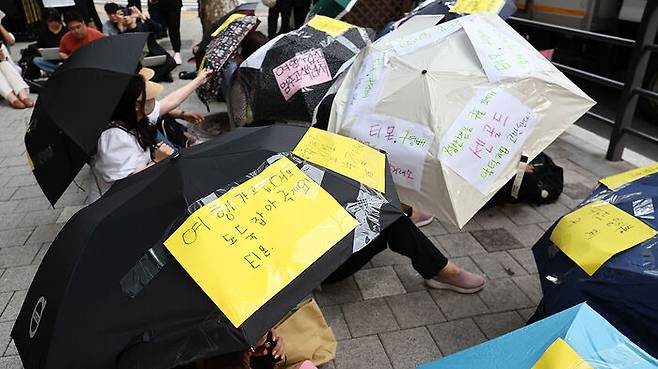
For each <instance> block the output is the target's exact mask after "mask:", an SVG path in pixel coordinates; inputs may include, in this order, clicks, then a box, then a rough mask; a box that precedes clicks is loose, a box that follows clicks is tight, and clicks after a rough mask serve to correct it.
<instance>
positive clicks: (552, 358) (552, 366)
mask: <svg viewBox="0 0 658 369" xmlns="http://www.w3.org/2000/svg"><path fill="white" fill-rule="evenodd" d="M532 369H593V368H592V366H591V365H590V364H589V363H588V362H587V361H585V360H584V359H583V358H582V357H580V355H578V353H577V352H576V350H574V349H573V348H572V347H571V346H570V345H569V344H568V343H567V342H566V341H564V340H563V339H562V338H559V337H558V339H556V340H555V341H554V342H553V343H552V344H551V345H550V346H549V347H548V348H547V349H546V351H544V354H543V355H542V356H541V358H539V360H538V361H537V363H535V365H533V366H532Z"/></svg>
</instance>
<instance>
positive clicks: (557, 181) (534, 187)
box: [487, 153, 564, 207]
mask: <svg viewBox="0 0 658 369" xmlns="http://www.w3.org/2000/svg"><path fill="white" fill-rule="evenodd" d="M529 164H531V165H532V166H534V167H535V170H534V172H533V173H525V174H524V176H523V181H522V182H521V187H520V189H519V194H518V198H516V199H515V198H514V197H512V185H513V184H514V178H512V179H511V180H510V181H509V182H507V183H506V184H505V186H503V188H501V189H500V190H499V191H498V193H496V194H495V195H494V197H493V198H492V199H491V200H489V202H488V203H487V207H489V206H494V205H499V204H504V203H527V204H536V205H541V204H550V203H553V202H555V201H557V199H558V197H560V194H561V193H562V190H563V188H564V175H563V171H562V167H559V166H557V165H556V164H555V163H554V162H553V159H551V158H550V157H549V156H548V155H546V154H544V153H540V154H539V155H537V157H536V158H534V159H533V160H532V161H531V162H530V163H529Z"/></svg>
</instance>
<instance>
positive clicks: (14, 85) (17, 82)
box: [0, 61, 34, 108]
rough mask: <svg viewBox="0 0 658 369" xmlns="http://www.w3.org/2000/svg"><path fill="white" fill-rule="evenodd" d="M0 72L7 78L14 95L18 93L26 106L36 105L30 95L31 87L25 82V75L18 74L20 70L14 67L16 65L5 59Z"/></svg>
mask: <svg viewBox="0 0 658 369" xmlns="http://www.w3.org/2000/svg"><path fill="white" fill-rule="evenodd" d="M0 72H1V73H2V75H3V76H4V77H5V78H6V80H7V82H8V83H9V86H10V87H11V90H12V92H13V93H14V95H16V96H17V97H18V99H19V100H21V102H22V103H23V104H24V105H25V106H26V107H28V108H29V107H32V106H34V102H33V101H32V99H30V96H29V95H28V93H29V91H30V87H29V86H28V85H27V83H25V81H24V80H23V77H21V75H20V74H18V71H16V69H14V66H13V65H12V64H11V63H10V62H8V61H3V62H1V63H0Z"/></svg>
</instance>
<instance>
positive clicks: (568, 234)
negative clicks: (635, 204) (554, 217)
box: [551, 201, 656, 276]
mask: <svg viewBox="0 0 658 369" xmlns="http://www.w3.org/2000/svg"><path fill="white" fill-rule="evenodd" d="M655 235H656V231H655V230H654V229H653V228H651V227H649V226H648V225H646V224H645V223H644V222H642V221H641V220H639V219H637V218H635V217H634V216H632V215H629V214H628V213H626V212H625V211H623V210H621V209H619V208H617V207H616V206H614V205H610V204H608V203H607V202H604V201H595V202H592V203H590V204H587V205H585V206H583V207H582V208H579V209H577V210H575V211H574V212H572V213H571V214H567V215H566V216H564V217H563V218H562V219H560V222H559V223H558V224H557V226H556V227H555V229H554V230H553V233H552V234H551V241H553V243H555V244H556V245H557V247H559V248H560V250H562V252H564V253H565V254H566V255H567V256H568V257H569V258H571V260H573V261H574V262H575V263H576V264H578V265H579V266H580V267H581V268H583V270H584V271H585V272H587V274H589V275H590V276H591V275H593V274H594V273H595V272H596V271H597V270H598V269H599V267H601V265H603V263H605V262H606V261H608V259H610V258H611V257H612V256H614V255H616V254H618V253H620V252H622V251H624V250H627V249H630V248H631V247H633V246H635V245H637V244H640V243H642V242H644V241H646V240H648V239H649V238H651V237H653V236H655Z"/></svg>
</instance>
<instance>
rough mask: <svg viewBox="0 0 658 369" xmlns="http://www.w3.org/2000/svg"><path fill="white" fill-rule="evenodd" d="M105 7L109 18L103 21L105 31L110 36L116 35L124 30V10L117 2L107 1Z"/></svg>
mask: <svg viewBox="0 0 658 369" xmlns="http://www.w3.org/2000/svg"><path fill="white" fill-rule="evenodd" d="M103 8H104V9H105V14H107V20H106V21H105V23H103V33H105V34H106V35H108V36H116V35H118V34H120V33H121V32H122V31H123V17H124V15H125V14H123V10H121V7H120V6H119V5H118V4H117V3H106V4H105V5H104V6H103Z"/></svg>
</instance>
